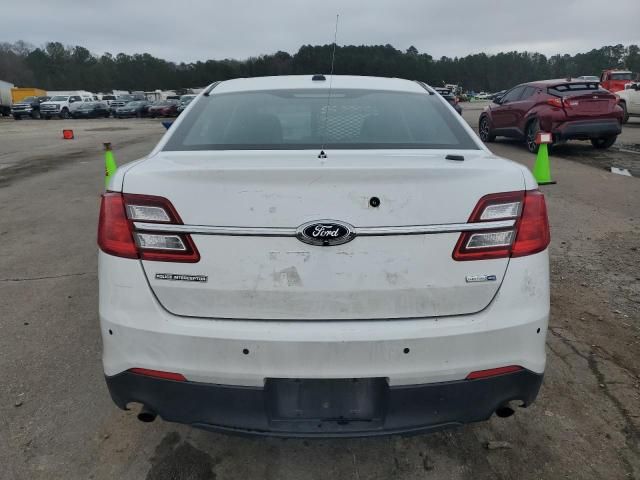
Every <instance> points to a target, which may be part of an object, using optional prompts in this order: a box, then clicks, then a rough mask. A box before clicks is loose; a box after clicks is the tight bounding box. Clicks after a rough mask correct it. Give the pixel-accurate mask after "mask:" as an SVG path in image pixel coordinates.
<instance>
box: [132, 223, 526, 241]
mask: <svg viewBox="0 0 640 480" xmlns="http://www.w3.org/2000/svg"><path fill="white" fill-rule="evenodd" d="M515 223H516V221H515V220H514V219H511V220H500V221H495V222H477V223H445V224H440V225H407V226H400V227H356V228H355V233H356V236H358V235H360V236H363V237H364V236H370V237H373V236H376V237H378V236H384V235H427V234H433V233H453V232H480V231H483V230H499V229H503V228H511V227H513V226H514V225H515ZM133 225H134V226H135V228H136V230H140V231H145V232H166V233H192V234H194V235H232V236H254V237H295V236H296V231H297V228H282V227H214V226H208V225H167V224H163V223H145V222H134V223H133Z"/></svg>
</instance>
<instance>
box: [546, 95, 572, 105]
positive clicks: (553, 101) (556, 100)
mask: <svg viewBox="0 0 640 480" xmlns="http://www.w3.org/2000/svg"><path fill="white" fill-rule="evenodd" d="M547 103H548V104H549V105H551V106H552V107H556V108H571V107H570V105H569V103H568V102H565V101H564V100H563V99H562V98H559V97H553V98H549V99H547Z"/></svg>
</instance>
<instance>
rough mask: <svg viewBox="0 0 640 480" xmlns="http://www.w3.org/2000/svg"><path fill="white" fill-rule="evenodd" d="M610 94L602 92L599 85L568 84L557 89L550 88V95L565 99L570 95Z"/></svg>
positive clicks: (558, 86) (557, 86) (556, 87)
mask: <svg viewBox="0 0 640 480" xmlns="http://www.w3.org/2000/svg"><path fill="white" fill-rule="evenodd" d="M596 92H600V93H603V94H604V93H609V92H607V91H606V90H602V89H601V88H600V85H599V84H598V83H591V82H589V83H587V82H585V83H567V84H564V85H556V86H555V87H549V93H550V94H552V95H556V96H560V97H565V96H568V95H581V94H583V93H596Z"/></svg>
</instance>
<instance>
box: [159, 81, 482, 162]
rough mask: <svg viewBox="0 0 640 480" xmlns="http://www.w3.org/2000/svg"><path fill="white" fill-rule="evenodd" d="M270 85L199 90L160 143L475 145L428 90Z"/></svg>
mask: <svg viewBox="0 0 640 480" xmlns="http://www.w3.org/2000/svg"><path fill="white" fill-rule="evenodd" d="M327 94H328V92H327V91H325V90H315V89H314V90H270V91H254V92H238V93H225V94H217V95H216V94H215V91H214V93H212V94H211V95H210V96H208V97H207V96H204V97H202V98H201V100H200V101H198V102H196V104H195V105H194V108H192V109H191V110H190V112H189V114H188V115H187V117H186V118H185V119H184V120H183V121H182V122H181V123H180V124H179V125H178V126H177V128H176V130H175V131H174V132H173V135H172V136H171V137H170V139H169V140H168V142H167V144H166V145H165V147H164V150H259V149H264V150H294V149H317V148H320V147H322V146H324V148H334V149H388V148H393V149H396V148H404V149H408V148H416V149H424V148H430V149H431V148H455V149H477V148H478V146H477V145H476V144H475V142H474V141H473V139H472V138H471V136H470V135H469V134H468V133H467V132H466V130H465V129H464V127H463V126H462V125H461V124H460V120H459V119H457V118H455V117H454V115H453V113H452V112H450V111H449V109H448V107H446V106H445V105H443V104H442V103H441V101H440V99H438V98H437V97H436V96H435V95H429V94H428V93H426V92H425V93H413V92H392V91H375V90H333V91H332V93H331V100H330V102H328V96H327Z"/></svg>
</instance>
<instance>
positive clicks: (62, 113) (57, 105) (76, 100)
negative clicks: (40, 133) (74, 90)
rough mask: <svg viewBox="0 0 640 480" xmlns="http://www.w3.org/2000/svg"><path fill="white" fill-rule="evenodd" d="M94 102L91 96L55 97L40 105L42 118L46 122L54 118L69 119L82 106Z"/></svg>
mask: <svg viewBox="0 0 640 480" xmlns="http://www.w3.org/2000/svg"><path fill="white" fill-rule="evenodd" d="M86 102H93V97H92V96H90V95H54V96H52V97H51V98H50V99H49V100H47V101H46V102H42V103H41V104H40V116H41V117H42V118H44V119H45V120H49V119H51V118H52V117H59V118H69V117H70V116H71V113H72V112H73V111H74V110H75V109H76V108H78V107H79V106H80V105H82V104H83V103H86Z"/></svg>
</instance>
